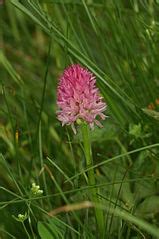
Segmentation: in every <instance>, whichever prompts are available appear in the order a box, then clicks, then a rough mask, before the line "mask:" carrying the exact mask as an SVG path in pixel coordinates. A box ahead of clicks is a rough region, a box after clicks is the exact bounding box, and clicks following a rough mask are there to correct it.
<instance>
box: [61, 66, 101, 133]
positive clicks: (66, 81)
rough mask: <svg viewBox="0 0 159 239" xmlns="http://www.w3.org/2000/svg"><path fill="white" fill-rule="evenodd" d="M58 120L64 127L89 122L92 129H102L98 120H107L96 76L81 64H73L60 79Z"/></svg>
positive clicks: (73, 127)
mask: <svg viewBox="0 0 159 239" xmlns="http://www.w3.org/2000/svg"><path fill="white" fill-rule="evenodd" d="M57 105H58V108H59V109H58V111H57V118H58V119H59V120H60V121H61V122H62V126H63V125H71V126H72V129H73V131H74V132H75V133H76V129H75V126H74V124H75V123H76V122H77V121H79V119H80V120H82V121H85V122H87V123H88V124H89V125H90V127H91V128H93V127H94V124H97V125H98V126H100V127H102V125H101V123H100V122H99V121H98V120H97V119H96V118H97V116H99V117H100V118H101V119H102V120H104V119H105V117H106V116H105V115H104V114H103V112H104V111H105V109H106V103H105V102H104V101H103V97H101V96H100V93H99V90H98V88H97V87H96V79H95V76H94V75H93V74H92V73H91V72H90V71H88V70H87V69H86V68H84V67H81V66H80V65H79V64H73V65H71V66H69V67H68V68H66V69H65V71H64V73H63V75H62V76H61V77H60V81H59V85H58V90H57Z"/></svg>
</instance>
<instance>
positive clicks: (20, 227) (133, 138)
mask: <svg viewBox="0 0 159 239" xmlns="http://www.w3.org/2000/svg"><path fill="white" fill-rule="evenodd" d="M158 16H159V1H157V0H156V1H155V0H141V1H140V0H96V1H95V0H87V1H86V0H79V1H78V0H59V1H58V0H48V1H38V0H34V1H33V0H30V1H29V0H21V1H18V0H8V1H7V0H6V1H0V210H1V211H0V238H2V239H3V238H4V239H5V238H18V239H21V238H42V239H50V238H98V232H97V231H96V229H95V224H96V222H95V217H94V213H93V210H92V209H83V210H82V209H81V210H79V211H78V212H75V211H74V209H73V208H72V209H71V208H70V212H63V213H62V214H59V215H57V217H54V218H53V219H50V217H49V216H48V214H47V213H48V212H50V211H52V210H53V209H55V208H57V207H61V206H63V205H65V204H73V203H80V202H82V201H84V200H87V199H88V192H89V190H88V187H87V186H86V185H87V173H86V172H85V171H86V170H87V169H86V166H85V160H84V155H83V150H82V146H81V134H80V129H79V130H78V131H79V132H78V134H77V135H74V134H73V132H72V131H71V129H70V127H62V126H61V124H60V122H58V120H57V118H56V110H57V106H56V88H57V83H58V79H59V77H60V75H61V74H62V72H63V70H64V69H65V67H67V66H68V65H70V64H72V63H80V64H81V65H83V66H85V67H87V68H88V69H89V70H90V71H92V72H93V73H94V74H95V75H96V78H97V85H98V87H99V88H100V91H101V93H102V95H103V97H104V99H105V101H106V103H107V111H106V115H107V116H108V118H107V119H106V120H105V122H104V123H103V125H104V127H103V128H102V129H99V128H95V130H94V131H92V132H91V140H92V148H93V158H94V165H95V172H96V180H97V185H96V187H97V188H99V197H100V199H101V203H102V205H103V212H104V215H105V238H112V239H115V238H118V239H122V238H123V239H128V238H131V239H137V238H159V229H157V227H158V226H159V196H158V192H159V181H158V178H159V162H158V160H159V127H158V126H159V67H158V62H159V50H158V46H159V18H158ZM33 182H35V183H36V184H37V185H40V189H42V190H43V194H42V195H33V194H32V193H31V187H32V186H31V185H32V183H33ZM25 213H26V220H24V221H23V222H19V218H18V220H16V218H17V217H18V214H25ZM15 217H16V218H15Z"/></svg>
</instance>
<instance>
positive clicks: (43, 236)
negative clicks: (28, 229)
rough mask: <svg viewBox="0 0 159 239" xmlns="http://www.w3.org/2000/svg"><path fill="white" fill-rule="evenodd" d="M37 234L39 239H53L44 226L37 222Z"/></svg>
mask: <svg viewBox="0 0 159 239" xmlns="http://www.w3.org/2000/svg"><path fill="white" fill-rule="evenodd" d="M38 232H39V235H40V237H41V239H46V238H47V239H53V237H52V234H51V233H50V231H49V230H48V228H47V227H46V225H45V224H44V223H42V222H38Z"/></svg>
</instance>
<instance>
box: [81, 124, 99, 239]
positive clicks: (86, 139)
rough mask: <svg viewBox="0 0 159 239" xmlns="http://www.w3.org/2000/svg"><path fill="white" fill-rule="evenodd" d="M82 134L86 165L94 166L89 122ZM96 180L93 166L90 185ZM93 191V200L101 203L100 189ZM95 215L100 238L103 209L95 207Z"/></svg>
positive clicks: (90, 171)
mask: <svg viewBox="0 0 159 239" xmlns="http://www.w3.org/2000/svg"><path fill="white" fill-rule="evenodd" d="M81 129H82V136H83V147H84V153H85V158H86V165H87V167H91V166H93V158H92V149H91V141H90V134H89V127H88V125H87V124H85V123H83V124H82V127H81ZM95 184H96V181H95V174H94V169H93V168H91V169H90V170H89V171H88V185H89V186H92V185H94V186H95ZM90 193H91V196H90V198H91V200H92V201H93V202H94V203H99V199H98V196H97V193H98V189H97V188H95V187H94V188H92V189H91V190H90ZM95 215H96V222H97V226H98V230H99V234H100V237H99V238H104V217H103V211H102V210H101V209H99V208H95Z"/></svg>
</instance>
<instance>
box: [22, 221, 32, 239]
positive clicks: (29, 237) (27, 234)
mask: <svg viewBox="0 0 159 239" xmlns="http://www.w3.org/2000/svg"><path fill="white" fill-rule="evenodd" d="M22 224H23V228H24V231H25V233H26V235H27V237H28V239H30V236H29V233H28V231H27V229H26V227H25V224H24V222H22Z"/></svg>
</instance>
